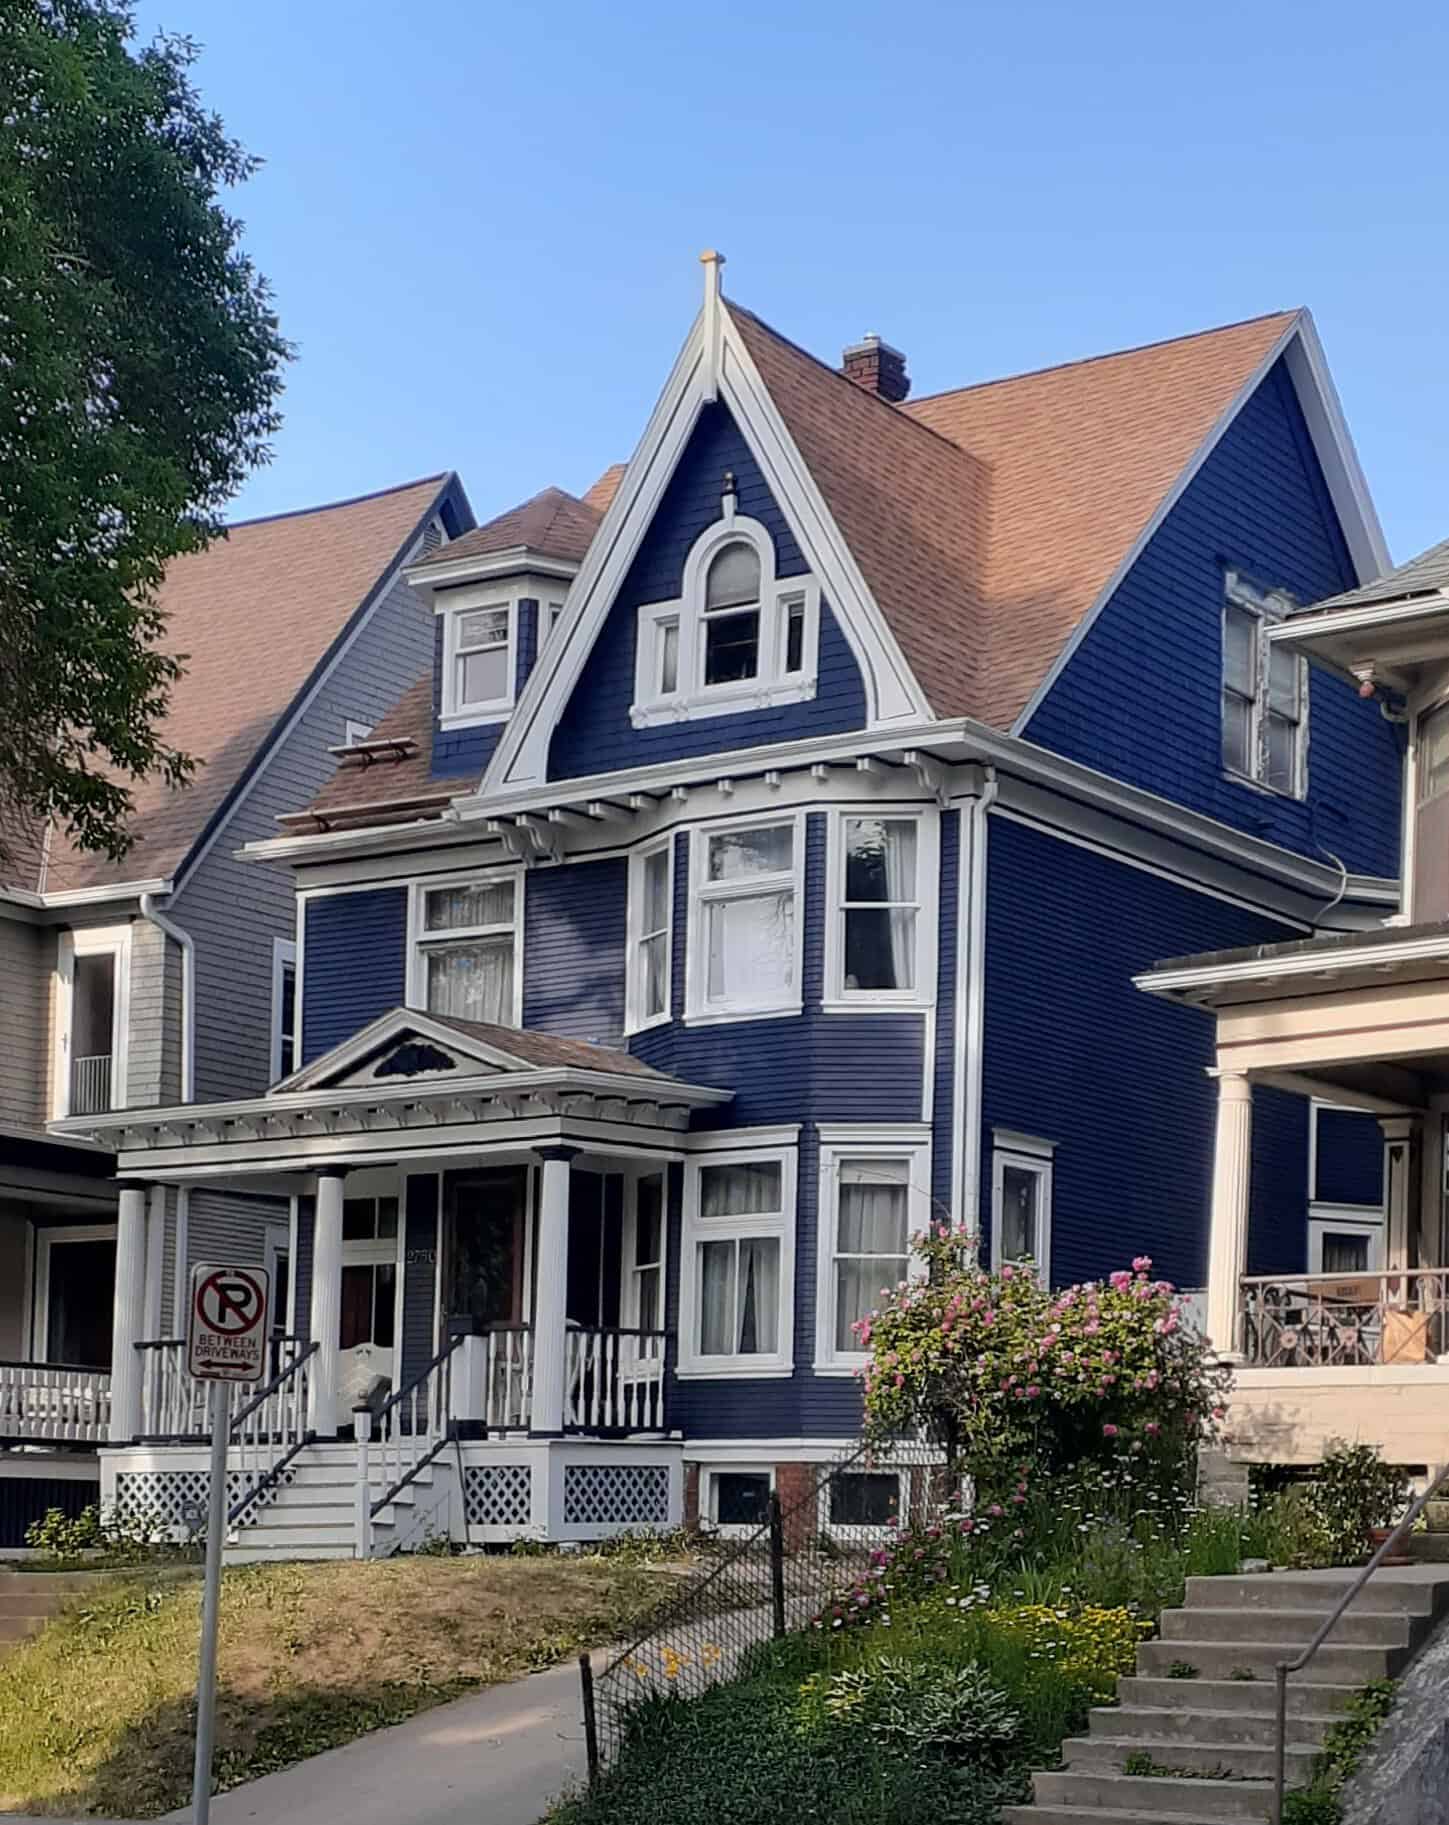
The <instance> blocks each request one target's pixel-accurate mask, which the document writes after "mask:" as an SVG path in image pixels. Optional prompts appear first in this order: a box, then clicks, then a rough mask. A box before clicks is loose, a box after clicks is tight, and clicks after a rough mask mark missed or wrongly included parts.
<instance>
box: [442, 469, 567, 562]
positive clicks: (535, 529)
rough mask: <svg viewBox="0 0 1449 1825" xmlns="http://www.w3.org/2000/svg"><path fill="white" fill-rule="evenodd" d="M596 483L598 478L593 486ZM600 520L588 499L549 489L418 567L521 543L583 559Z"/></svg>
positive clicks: (551, 553) (544, 552) (554, 554)
mask: <svg viewBox="0 0 1449 1825" xmlns="http://www.w3.org/2000/svg"><path fill="white" fill-rule="evenodd" d="M598 486H599V483H598V482H595V484H594V487H595V488H597V487H598ZM601 511H602V510H601ZM599 519H600V513H596V512H595V511H594V509H593V507H591V506H590V505H589V504H588V503H587V502H585V501H581V500H579V499H577V498H576V497H575V496H574V495H572V494H566V493H565V492H564V490H563V489H562V488H545V489H543V490H542V491H541V492H540V493H538V494H535V495H534V497H533V499H532V500H531V501H524V502H523V504H522V505H521V506H518V507H510V508H509V510H508V512H507V513H500V514H499V515H498V517H497V518H496V519H492V520H489V522H488V524H487V525H486V526H475V527H474V528H473V530H472V531H471V532H465V533H464V534H463V536H462V538H460V539H454V540H453V542H452V544H451V545H440V546H439V547H438V549H437V550H436V551H434V552H432V553H431V554H430V555H429V556H428V557H427V558H425V559H424V560H423V563H422V564H420V565H419V566H418V568H419V569H420V570H421V569H423V568H425V567H426V566H427V565H428V564H450V563H452V562H453V561H454V560H455V559H457V558H477V557H484V556H486V555H487V554H489V553H491V552H495V551H513V550H516V549H517V548H518V547H519V546H520V545H522V546H526V547H527V548H528V550H530V551H536V552H539V553H540V554H541V555H542V556H544V557H550V558H568V559H570V560H571V561H572V562H574V563H579V562H581V561H582V559H583V555H584V553H585V552H586V551H587V550H588V548H589V541H590V540H591V539H592V538H593V536H594V530H595V528H596V527H597V526H598V524H599Z"/></svg>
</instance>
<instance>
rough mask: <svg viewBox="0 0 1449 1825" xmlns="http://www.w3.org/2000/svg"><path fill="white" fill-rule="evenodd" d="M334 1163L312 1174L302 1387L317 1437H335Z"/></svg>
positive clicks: (338, 1293)
mask: <svg viewBox="0 0 1449 1825" xmlns="http://www.w3.org/2000/svg"><path fill="white" fill-rule="evenodd" d="M345 1177H346V1175H345V1174H344V1173H343V1172H341V1171H339V1170H338V1169H337V1168H336V1167H331V1168H328V1169H326V1170H324V1171H322V1172H319V1173H318V1174H317V1213H316V1216H315V1217H314V1219H313V1222H312V1305H311V1321H310V1324H309V1326H308V1335H309V1336H310V1337H311V1339H312V1340H313V1342H314V1343H316V1344H317V1345H318V1346H319V1347H318V1350H317V1354H316V1355H315V1356H314V1357H313V1358H312V1362H311V1371H310V1380H309V1382H308V1387H307V1425H308V1428H309V1429H310V1430H311V1431H313V1432H315V1433H316V1434H317V1437H318V1438H336V1436H337V1350H338V1344H339V1342H340V1341H341V1337H342V1187H343V1184H344V1182H345Z"/></svg>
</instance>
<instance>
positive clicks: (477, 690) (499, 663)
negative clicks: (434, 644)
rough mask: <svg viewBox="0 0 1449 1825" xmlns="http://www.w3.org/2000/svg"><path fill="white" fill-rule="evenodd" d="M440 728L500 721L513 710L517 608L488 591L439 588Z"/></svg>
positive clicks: (513, 603) (437, 605)
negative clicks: (441, 632)
mask: <svg viewBox="0 0 1449 1825" xmlns="http://www.w3.org/2000/svg"><path fill="white" fill-rule="evenodd" d="M436 607H437V612H438V613H439V614H440V615H442V616H443V677H442V692H441V717H440V720H441V722H442V726H443V727H444V728H445V729H447V728H459V727H462V726H464V725H466V724H470V723H478V722H501V721H503V719H504V718H505V717H506V716H507V715H508V712H509V711H510V710H511V709H512V708H513V700H514V677H515V647H516V643H517V622H518V607H517V604H516V603H515V602H513V601H511V600H509V599H507V598H500V597H499V596H498V595H496V594H495V593H493V592H491V591H481V590H477V589H460V590H442V591H439V592H438V595H437V598H436Z"/></svg>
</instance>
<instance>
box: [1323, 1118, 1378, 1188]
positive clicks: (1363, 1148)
mask: <svg viewBox="0 0 1449 1825" xmlns="http://www.w3.org/2000/svg"><path fill="white" fill-rule="evenodd" d="M1316 1166H1317V1170H1316V1173H1315V1177H1316V1179H1317V1181H1318V1182H1317V1184H1316V1185H1315V1186H1314V1188H1313V1196H1314V1198H1315V1199H1316V1200H1317V1201H1318V1202H1319V1203H1322V1204H1372V1205H1381V1204H1382V1203H1383V1201H1384V1137H1383V1130H1382V1129H1381V1128H1380V1127H1379V1125H1378V1122H1377V1120H1376V1119H1375V1118H1374V1117H1373V1116H1372V1115H1362V1114H1360V1113H1359V1111H1358V1110H1357V1109H1320V1110H1319V1111H1318V1156H1317V1161H1316Z"/></svg>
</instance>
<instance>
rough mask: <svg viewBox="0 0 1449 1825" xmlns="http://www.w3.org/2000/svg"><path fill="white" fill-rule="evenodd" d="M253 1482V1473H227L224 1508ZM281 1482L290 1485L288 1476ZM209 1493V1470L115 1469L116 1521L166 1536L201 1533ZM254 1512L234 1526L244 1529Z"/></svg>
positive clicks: (255, 1476)
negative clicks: (146, 1528) (157, 1530)
mask: <svg viewBox="0 0 1449 1825" xmlns="http://www.w3.org/2000/svg"><path fill="white" fill-rule="evenodd" d="M256 1480H257V1473H256V1472H253V1471H248V1472H246V1473H245V1475H244V1474H243V1473H242V1472H241V1471H239V1470H229V1471H228V1472H227V1475H226V1505H227V1508H228V1509H230V1508H231V1507H232V1506H233V1505H234V1504H235V1502H236V1499H237V1497H238V1496H239V1495H240V1494H241V1493H242V1491H243V1490H244V1489H247V1488H249V1487H250V1486H251V1484H253V1483H254V1482H255V1481H256ZM283 1481H285V1482H290V1481H291V1477H290V1475H287V1476H285V1477H284V1478H283ZM210 1491H211V1472H210V1471H209V1470H118V1471H117V1472H116V1499H115V1505H114V1507H115V1515H116V1519H117V1520H119V1521H123V1522H129V1523H130V1524H131V1525H132V1526H143V1525H144V1526H152V1527H157V1528H164V1529H165V1530H166V1531H167V1532H168V1533H180V1534H204V1533H205V1532H206V1504H207V1497H208V1496H209V1494H210ZM262 1502H263V1503H264V1502H265V1497H263V1498H262ZM255 1512H256V1510H255V1509H253V1510H251V1511H249V1513H248V1514H244V1515H242V1516H241V1518H240V1519H239V1521H238V1522H237V1525H238V1526H239V1527H245V1526H246V1524H247V1521H248V1519H249V1518H250V1514H252V1513H255Z"/></svg>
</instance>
